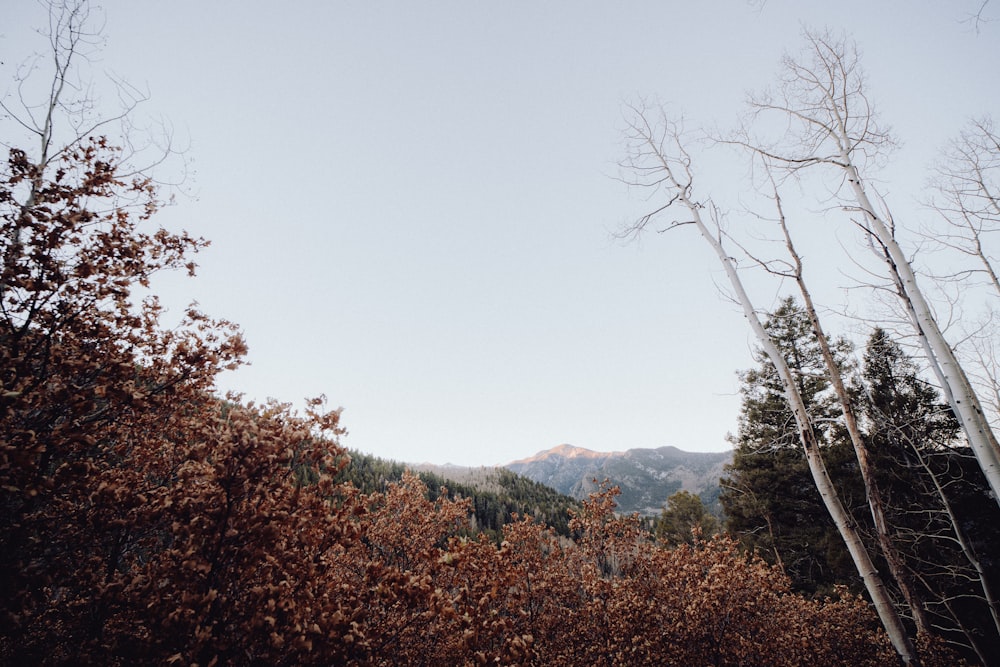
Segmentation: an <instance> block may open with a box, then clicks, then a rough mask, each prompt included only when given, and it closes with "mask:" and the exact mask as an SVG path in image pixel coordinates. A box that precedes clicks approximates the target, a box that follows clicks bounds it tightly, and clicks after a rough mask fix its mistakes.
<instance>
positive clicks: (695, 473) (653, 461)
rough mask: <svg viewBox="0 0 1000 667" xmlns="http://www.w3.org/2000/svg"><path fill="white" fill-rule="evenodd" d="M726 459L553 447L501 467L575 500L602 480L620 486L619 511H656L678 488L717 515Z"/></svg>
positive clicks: (666, 451)
mask: <svg viewBox="0 0 1000 667" xmlns="http://www.w3.org/2000/svg"><path fill="white" fill-rule="evenodd" d="M732 459H733V454H732V452H709V453H703V452H685V451H683V450H681V449H678V448H677V447H669V446H668V447H658V448H656V449H628V450H625V451H623V452H595V451H592V450H589V449H584V448H583V447H574V446H572V445H559V446H558V447H553V448H552V449H547V450H545V451H543V452H539V453H538V454H535V455H534V456H532V457H530V458H526V459H521V460H519V461H513V462H512V463H508V464H507V465H506V466H504V467H506V468H507V469H508V470H512V471H513V472H516V473H517V474H519V475H523V476H524V477H527V478H528V479H532V480H534V481H536V482H539V483H541V484H545V485H546V486H550V487H552V488H553V489H555V490H556V491H558V492H560V493H563V494H566V495H568V496H572V497H573V498H577V499H583V498H586V497H587V495H589V494H590V493H592V492H593V491H596V490H597V487H598V485H599V484H600V482H601V481H602V480H604V479H605V478H607V479H609V480H610V481H611V483H612V484H615V485H617V486H619V487H621V490H622V493H621V495H620V496H619V497H618V507H619V510H620V511H622V512H625V513H631V512H639V514H643V515H650V516H651V515H657V514H659V513H660V510H661V509H663V506H664V505H665V504H666V502H667V498H669V497H670V496H671V495H672V494H674V493H676V492H677V491H681V490H684V491H689V492H691V493H695V494H697V495H698V496H700V497H701V499H702V502H704V503H705V506H706V507H707V508H708V509H709V510H711V511H712V512H713V513H716V514H718V512H719V506H718V498H719V478H720V477H721V476H722V473H723V467H724V466H725V465H726V464H727V463H729V462H731V461H732ZM595 479H596V480H597V482H596V483H595V482H594V480H595Z"/></svg>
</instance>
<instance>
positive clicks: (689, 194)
mask: <svg viewBox="0 0 1000 667" xmlns="http://www.w3.org/2000/svg"><path fill="white" fill-rule="evenodd" d="M644 111H645V110H644V109H642V108H633V109H632V112H633V116H632V118H631V119H630V120H629V141H630V144H631V145H630V147H629V156H628V157H627V158H626V161H625V163H624V164H623V167H624V168H625V169H626V170H627V171H628V172H629V173H630V176H629V177H628V178H627V179H626V180H627V182H629V183H630V184H632V185H635V186H638V187H644V188H649V189H652V190H653V192H654V193H655V192H662V193H664V194H665V195H666V198H667V201H666V203H665V204H663V205H661V206H659V207H658V208H657V209H656V210H654V211H652V212H650V213H648V214H646V215H644V216H642V217H641V218H639V220H638V221H636V222H635V223H634V224H633V225H632V226H631V227H630V228H629V229H627V230H626V232H625V233H626V235H634V234H638V233H639V232H641V231H642V230H643V229H645V228H646V227H647V226H649V225H650V223H651V222H652V221H653V220H654V219H656V218H657V216H659V215H660V214H662V213H664V212H665V211H667V210H669V209H671V207H673V206H675V205H676V206H680V207H682V208H683V209H685V213H686V214H688V215H690V219H689V220H685V221H674V222H673V223H671V224H670V226H669V227H668V229H671V228H676V227H679V226H684V225H694V226H695V228H696V229H697V230H698V232H699V234H700V235H701V237H702V239H703V240H704V241H706V242H707V243H708V244H709V246H710V247H711V248H712V250H713V252H714V253H715V255H716V257H717V258H718V260H719V262H720V264H721V265H722V268H723V270H724V271H725V273H726V278H727V279H728V282H729V285H730V287H731V289H732V293H733V295H734V298H735V300H736V301H737V303H739V305H740V307H741V308H742V310H743V315H744V317H745V318H746V319H747V322H748V323H749V324H750V328H751V330H752V331H753V333H754V335H755V337H756V338H757V341H758V342H759V344H760V345H761V348H762V349H763V350H764V352H765V353H766V354H767V356H768V358H769V359H770V360H771V363H773V364H774V366H775V368H776V369H777V371H778V376H779V377H780V378H781V383H782V388H783V391H784V395H785V399H786V401H787V402H788V405H789V407H790V408H791V410H792V413H793V415H794V418H795V423H796V428H797V430H798V435H799V440H800V442H801V443H802V447H803V450H804V452H805V456H806V461H807V463H808V466H809V471H810V474H811V475H812V478H813V482H814V483H815V485H816V488H817V490H818V491H819V493H820V496H821V497H822V498H823V502H824V505H825V506H826V508H827V511H828V512H829V513H830V516H831V518H832V519H833V521H834V523H835V524H836V526H837V530H838V532H839V533H840V534H841V536H842V537H843V539H844V543H845V545H846V546H847V549H848V551H849V552H850V554H851V558H852V560H853V561H854V563H855V566H856V567H857V569H858V573H859V574H860V575H861V577H862V579H863V580H864V582H865V588H866V590H867V591H868V593H869V595H870V596H871V598H872V601H873V603H874V605H875V608H876V610H877V611H878V615H879V618H880V619H881V620H882V623H883V626H884V627H885V628H886V631H887V633H888V634H889V637H890V638H891V639H892V642H893V646H894V647H895V648H896V650H897V652H898V653H899V654H900V656H901V657H902V658H903V660H904V661H905V662H907V663H912V664H919V658H918V657H917V653H916V649H915V647H914V645H913V642H912V641H911V639H910V638H909V636H908V634H907V632H906V629H905V627H904V626H903V623H902V621H901V619H900V618H899V615H898V613H897V612H896V610H895V609H894V608H893V606H892V602H891V600H890V599H889V597H888V594H887V592H886V590H885V585H884V583H883V582H882V579H881V577H880V576H879V573H878V571H877V570H876V569H875V566H874V564H873V562H872V559H871V556H870V554H869V553H868V551H867V549H866V548H865V545H864V544H863V543H862V541H861V539H860V536H859V535H858V531H857V528H856V525H855V522H854V520H853V518H852V517H851V515H850V514H849V513H848V512H847V511H846V509H845V508H844V505H843V503H842V502H841V500H840V498H839V496H838V493H837V490H836V488H835V487H834V485H833V483H832V481H831V479H830V476H829V473H828V472H827V469H826V465H825V463H824V461H823V456H822V453H821V451H820V447H819V440H818V438H817V433H816V430H815V422H814V421H813V418H812V416H811V415H810V414H809V411H808V406H807V405H806V404H805V402H804V401H803V398H802V396H801V394H800V392H799V389H798V386H797V381H796V378H795V376H794V374H793V372H792V371H791V369H790V368H789V365H788V361H787V360H786V359H785V358H784V357H783V356H782V354H781V351H780V350H779V349H778V348H777V346H776V345H775V344H774V341H773V340H772V339H771V337H770V336H769V335H768V333H767V331H766V329H765V328H764V325H763V324H762V322H761V320H760V317H759V315H758V313H757V311H756V309H755V308H754V305H753V302H752V301H751V299H750V296H749V294H748V293H747V291H746V288H745V287H744V285H743V282H742V280H741V279H740V276H739V273H738V272H737V269H736V265H735V260H734V259H733V258H732V256H731V255H730V254H729V253H728V252H727V250H726V248H725V246H724V244H723V239H724V238H725V235H724V234H723V231H722V227H721V223H720V219H719V217H720V214H719V212H718V209H717V208H715V207H714V206H713V205H712V203H711V201H707V202H702V201H699V200H697V199H695V195H694V190H693V172H692V168H691V164H692V160H691V155H690V153H689V152H688V151H687V150H686V149H685V148H684V146H683V143H682V141H681V133H680V131H679V129H678V127H677V125H676V124H675V123H671V122H670V121H669V120H668V119H667V118H666V117H665V114H663V113H662V110H661V117H660V120H659V122H658V123H657V122H656V121H654V120H651V119H650V118H649V117H647V115H646V113H645V112H644ZM706 208H707V210H708V213H709V216H710V218H709V219H710V220H711V227H710V226H709V224H707V223H706V221H705V218H704V216H703V215H702V210H704V209H706Z"/></svg>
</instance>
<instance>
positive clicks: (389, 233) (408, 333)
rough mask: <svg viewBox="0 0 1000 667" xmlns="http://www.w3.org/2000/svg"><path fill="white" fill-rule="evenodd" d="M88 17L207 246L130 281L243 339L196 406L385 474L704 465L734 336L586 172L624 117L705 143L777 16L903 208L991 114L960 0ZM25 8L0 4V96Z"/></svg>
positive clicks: (151, 6) (716, 184)
mask: <svg viewBox="0 0 1000 667" xmlns="http://www.w3.org/2000/svg"><path fill="white" fill-rule="evenodd" d="M100 4H101V6H102V7H103V11H104V15H105V18H106V26H105V34H106V37H107V45H106V48H105V49H104V50H103V51H102V52H101V53H100V54H99V56H98V60H97V61H96V62H95V63H94V72H95V76H96V77H97V84H98V86H97V88H95V90H101V89H102V88H101V86H104V83H103V82H104V78H103V77H104V73H105V72H110V73H113V74H114V75H116V76H118V77H121V78H123V79H126V80H128V81H130V82H131V83H133V84H136V85H139V86H141V87H147V88H148V89H149V91H150V93H151V99H150V101H149V102H148V103H147V104H145V105H144V106H143V107H142V109H141V113H140V116H139V118H140V120H141V119H142V118H148V117H156V118H164V119H166V120H167V121H169V122H170V123H171V124H172V126H173V127H174V129H175V132H176V135H177V137H178V138H179V139H180V140H181V141H182V142H184V143H185V144H187V146H188V147H187V151H186V159H187V161H188V163H189V167H190V168H191V171H192V174H191V177H190V178H189V179H188V181H187V182H186V183H185V188H186V189H188V190H189V191H191V192H193V193H194V196H193V197H189V196H179V197H178V198H177V202H176V204H175V205H174V206H172V207H170V208H168V209H166V210H164V211H162V212H161V213H160V214H159V215H158V216H157V219H156V220H157V221H158V222H159V223H160V224H163V225H165V226H168V227H170V228H171V229H179V228H184V229H187V230H188V231H189V232H191V233H192V234H195V235H201V236H204V237H206V238H208V239H210V240H211V241H212V246H211V248H209V249H208V250H206V251H205V252H203V253H202V254H201V255H200V256H199V258H198V263H199V265H200V269H199V276H198V277H197V278H196V279H194V280H188V279H184V278H181V277H179V276H170V277H166V278H164V279H162V280H160V281H159V283H157V284H158V291H159V292H160V293H161V294H162V295H163V297H164V300H165V302H166V303H168V304H170V305H171V306H172V308H173V310H174V312H179V311H180V310H181V308H182V307H183V305H184V304H186V303H187V302H189V301H191V300H196V301H198V302H199V304H200V305H201V307H202V309H203V310H205V311H206V312H207V313H209V314H211V315H214V316H218V317H224V318H228V319H231V320H233V321H236V322H238V323H240V324H241V325H242V327H243V329H244V332H245V335H246V338H247V340H248V342H249V346H250V354H249V361H250V362H251V365H250V366H249V367H246V368H244V369H242V370H240V371H238V372H236V373H231V374H228V375H226V376H224V377H223V379H222V383H221V385H222V389H225V390H228V389H234V390H239V391H243V392H245V393H246V395H247V396H248V397H250V398H256V399H264V398H266V397H268V396H271V397H275V398H278V399H281V400H284V401H289V402H293V403H296V404H300V403H301V400H302V399H303V398H304V397H307V396H314V395H317V394H321V393H322V394H325V395H326V396H327V397H328V398H329V401H330V403H331V405H333V406H342V407H343V408H344V413H343V424H344V425H345V426H346V428H347V429H348V431H349V434H348V435H347V437H346V438H344V440H343V442H344V444H345V445H347V446H349V447H352V448H355V449H359V450H361V451H364V452H369V453H372V454H375V455H378V456H383V457H388V458H394V459H397V460H402V461H411V462H421V461H430V462H435V463H442V464H443V463H455V464H466V465H482V464H495V463H505V462H508V461H511V460H513V459H517V458H522V457H526V456H530V455H532V454H534V453H535V452H537V451H539V450H542V449H547V448H549V447H553V446H555V445H558V444H560V443H570V444H573V445H577V446H580V447H587V448H590V449H595V450H621V449H627V448H633V447H659V446H663V445H675V446H678V447H681V448H682V449H686V450H690V451H719V450H724V449H727V448H728V444H727V442H726V440H725V436H726V433H727V432H730V431H733V430H734V429H735V427H736V418H737V413H738V410H739V397H738V394H737V391H738V380H737V377H736V371H737V370H738V369H743V368H747V367H749V366H751V365H752V363H753V362H752V359H751V348H752V341H751V340H750V334H749V331H748V329H747V327H746V325H745V322H744V320H743V318H742V316H741V314H740V313H739V311H738V309H737V308H736V307H735V306H733V305H732V304H731V303H728V302H727V301H726V300H725V299H723V298H722V297H721V296H720V295H719V292H718V290H717V289H716V287H715V282H717V281H719V280H720V279H721V278H722V275H721V272H720V271H719V269H718V267H717V265H716V263H715V260H714V259H713V257H712V255H711V254H710V252H709V251H708V250H707V249H706V248H704V247H703V245H702V243H701V242H700V240H699V239H697V238H696V237H695V236H693V234H685V231H687V230H677V231H676V232H672V233H671V234H664V235H658V234H651V235H649V236H647V237H645V238H644V239H643V240H642V241H641V242H640V243H633V244H627V245H623V244H622V243H620V242H618V241H615V240H613V239H612V238H611V232H612V231H614V230H616V229H618V228H619V227H620V226H621V224H622V223H623V222H626V221H628V220H629V219H630V218H631V217H633V216H634V215H636V214H637V213H640V212H643V211H644V210H645V209H646V208H647V207H648V206H650V204H651V202H645V201H643V200H642V198H641V196H640V193H636V192H629V191H628V189H627V188H625V186H623V185H622V184H621V183H620V182H618V181H616V180H615V178H614V177H615V176H616V175H617V174H618V169H617V166H616V162H617V161H618V160H619V159H620V158H621V156H622V155H623V141H622V136H621V130H622V125H623V123H622V103H623V101H626V100H631V99H636V98H637V97H639V96H644V97H651V98H653V97H655V98H657V99H659V100H661V101H663V102H665V103H668V104H669V105H670V109H671V110H673V111H674V112H676V113H683V115H684V116H685V118H686V123H687V126H688V127H690V128H697V127H699V126H713V127H714V126H717V127H720V128H727V127H731V126H732V125H733V124H734V123H735V121H736V119H737V116H738V114H739V113H740V112H741V111H742V109H743V99H744V96H745V93H746V91H748V90H751V89H759V88H760V87H762V86H764V85H766V84H767V83H769V82H770V81H772V80H773V78H774V76H775V74H776V72H777V70H778V62H779V59H780V57H781V55H782V54H783V52H785V51H790V52H792V53H795V52H798V51H799V50H800V47H801V39H800V30H801V27H802V26H803V25H805V26H809V27H817V28H822V27H829V28H830V29H833V30H846V31H848V32H849V33H850V34H851V35H852V36H853V37H854V39H856V40H857V42H858V44H859V46H860V47H861V49H862V51H863V53H864V61H863V62H864V65H865V67H866V69H867V71H868V73H869V80H870V85H871V92H872V94H873V96H874V98H875V99H876V101H877V102H878V103H879V105H880V108H881V111H882V115H883V117H884V119H885V120H886V121H887V122H888V123H889V124H890V125H892V126H893V128H894V129H895V131H896V134H897V136H899V138H900V139H901V141H902V143H903V147H902V149H901V150H900V151H898V153H897V154H896V156H895V160H894V162H893V164H892V166H891V167H890V169H888V170H887V172H886V179H887V180H886V189H887V190H888V191H889V192H890V193H891V194H892V195H893V196H895V197H896V198H897V200H896V205H897V206H898V207H901V208H903V209H908V210H914V211H915V212H914V216H919V215H923V213H922V212H920V211H917V210H915V208H914V206H913V203H914V200H915V199H916V198H917V197H918V196H920V194H921V192H920V190H921V186H922V184H923V182H924V179H925V177H926V172H925V168H926V166H927V165H928V163H929V162H930V160H931V159H932V158H933V156H934V154H935V151H936V150H937V149H938V148H939V147H940V146H941V145H942V144H943V143H944V142H945V141H946V140H947V139H948V138H949V137H951V136H953V135H954V134H956V133H957V132H958V130H959V129H960V127H961V126H962V124H963V123H964V122H965V120H966V119H967V118H968V117H970V116H976V115H982V114H986V113H991V114H993V115H994V117H1000V68H998V63H1000V7H998V6H995V4H994V3H990V4H989V5H987V7H986V9H985V17H987V18H993V19H996V20H997V21H996V22H993V23H989V24H985V25H983V26H981V29H980V31H979V32H978V33H977V32H976V31H974V30H973V29H972V27H971V26H970V25H969V24H967V23H962V19H964V18H966V17H967V16H968V15H969V14H971V13H972V12H975V11H976V10H977V9H978V8H979V6H980V5H981V4H982V3H981V0H955V1H951V2H943V1H942V2H929V1H919V0H909V1H906V2H903V1H894V2H878V1H877V0H844V1H841V2H836V3H833V2H823V3H819V2H802V1H801V0H767V1H766V2H746V1H739V0H733V1H731V2H708V1H705V2H665V1H657V2H630V3H611V2H580V1H573V2H538V1H536V2H502V3H501V2H494V3H486V2H468V1H465V2H457V1H456V2H438V1H428V2H412V1H411V2H378V1H374V0H365V1H354V2H338V1H329V2H319V1H314V2H293V1H289V2H284V3H276V2H258V1H253V0H240V1H238V2H237V1H235V0H232V1H221V0H220V1H212V0H171V1H170V2H152V1H139V0H127V1H126V0H104V1H103V2H101V3H100ZM44 17H45V14H44V11H43V10H42V8H40V7H39V6H38V5H37V4H36V3H35V2H31V1H30V0H17V1H16V2H15V1H14V0H8V2H6V3H5V4H4V8H3V9H0V26H2V27H0V60H2V61H3V62H4V65H3V67H2V68H0V72H2V79H0V92H4V91H9V90H11V86H10V83H9V82H10V81H11V71H12V69H11V68H12V66H14V65H16V64H18V63H20V62H22V61H23V60H24V59H25V58H26V57H28V56H29V55H30V54H31V53H32V52H35V51H42V50H44V47H45V42H44V40H42V39H40V38H39V37H38V36H37V35H36V34H35V33H34V32H32V30H31V28H32V27H37V26H40V25H42V23H43V22H44V20H45V18H44ZM104 89H105V90H106V87H105V88H104ZM103 103H105V104H107V105H108V108H109V111H112V112H113V111H114V110H115V108H114V99H113V97H112V96H111V95H110V94H108V95H107V96H106V97H105V98H104V99H103ZM3 127H4V128H7V127H9V126H8V125H7V124H4V125H3ZM716 153H718V152H716ZM727 161H728V162H730V163H732V164H733V165H735V166H733V167H727V166H726V164H727ZM703 164H704V165H705V167H704V168H703V170H702V171H704V172H705V173H704V180H703V191H704V192H706V193H711V194H713V195H715V196H718V197H720V198H721V199H724V200H726V201H728V202H730V205H734V206H735V205H736V203H737V202H739V201H741V199H742V194H741V188H748V187H749V185H748V184H746V183H745V182H741V174H742V173H743V171H742V170H743V165H742V163H739V162H738V158H737V157H735V156H734V155H733V154H730V153H724V154H721V155H719V154H714V157H711V156H710V157H708V158H706V161H705V162H704V163H703ZM716 165H718V166H716ZM166 176H169V174H166ZM837 239H838V242H843V243H845V244H850V243H852V242H854V240H853V237H852V236H851V235H850V234H848V233H845V234H844V235H842V236H838V237H837ZM828 242H829V241H828V240H826V241H817V243H828ZM827 280H828V287H829V288H830V292H831V294H833V293H838V292H837V289H836V288H837V287H839V284H837V280H838V278H837V277H836V275H834V276H833V277H830V278H828V279H827ZM776 297H777V288H775V287H774V286H773V285H772V286H770V287H768V286H767V285H766V284H765V285H764V286H763V288H762V291H760V292H758V299H759V303H760V304H761V305H762V306H766V305H768V304H770V303H773V301H774V299H775V298H776ZM830 298H832V299H835V298H838V297H836V296H833V297H830Z"/></svg>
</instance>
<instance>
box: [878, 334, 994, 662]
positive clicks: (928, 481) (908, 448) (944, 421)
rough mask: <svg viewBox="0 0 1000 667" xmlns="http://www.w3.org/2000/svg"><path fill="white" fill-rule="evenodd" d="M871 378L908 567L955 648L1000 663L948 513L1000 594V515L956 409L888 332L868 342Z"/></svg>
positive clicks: (883, 481) (894, 516)
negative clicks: (975, 648)
mask: <svg viewBox="0 0 1000 667" xmlns="http://www.w3.org/2000/svg"><path fill="white" fill-rule="evenodd" d="M863 377H864V394H865V398H864V400H862V401H861V406H862V410H861V412H862V416H863V419H864V423H865V430H866V437H867V440H868V443H869V448H870V451H871V454H872V458H873V462H874V465H875V469H876V471H877V475H878V478H879V485H880V487H881V488H882V489H883V494H884V497H885V501H886V517H887V519H888V521H889V523H890V525H892V526H893V529H894V531H895V534H894V535H893V539H894V540H895V542H896V543H897V545H898V546H899V549H900V552H901V554H902V555H903V557H904V560H905V561H906V565H907V567H908V568H909V569H910V570H911V571H912V572H913V573H914V575H915V576H914V577H913V578H914V580H915V581H917V582H918V583H919V585H921V586H922V587H923V588H924V592H923V594H922V595H923V597H924V599H925V600H926V602H927V609H928V611H929V612H930V613H931V614H932V615H933V619H932V622H933V624H934V625H935V626H936V627H937V628H938V629H939V630H940V631H942V632H943V634H945V636H946V637H948V638H949V639H950V640H952V641H954V642H956V643H958V644H964V645H968V644H969V643H970V642H972V641H974V642H975V643H976V644H978V645H979V648H980V651H981V653H983V654H986V655H990V656H993V659H994V660H996V661H997V662H998V663H1000V637H998V633H997V629H996V627H995V625H994V624H993V622H992V620H991V615H990V612H989V608H988V607H987V606H986V605H985V603H984V601H983V599H982V597H983V590H982V585H981V584H980V583H979V581H978V579H977V576H976V573H975V571H974V569H973V568H972V567H971V566H970V563H969V559H968V558H967V556H966V555H965V554H964V553H963V551H962V549H961V546H960V544H959V542H958V535H957V534H956V531H955V528H954V526H953V525H952V518H951V517H950V516H949V512H948V510H949V509H950V510H951V514H952V515H953V516H954V517H955V518H956V519H957V523H958V526H959V529H960V530H961V532H962V536H963V537H964V539H966V540H967V541H968V544H969V547H970V548H971V550H972V551H973V553H974V554H975V557H976V558H977V559H978V560H979V561H980V563H981V565H982V567H983V569H984V570H985V572H986V576H987V579H988V584H989V585H991V586H992V589H993V590H994V591H997V590H998V589H1000V510H998V508H997V504H996V502H995V501H994V500H993V499H992V498H991V497H990V495H989V487H988V485H987V482H986V479H985V478H984V476H983V474H982V471H981V470H980V469H979V466H978V465H977V463H976V461H975V458H974V456H973V454H972V452H971V450H970V449H969V447H968V446H966V445H965V443H964V441H962V440H961V439H959V438H958V434H959V425H958V422H957V421H956V419H955V417H954V415H953V414H952V412H951V410H950V408H949V407H948V405H947V404H946V403H944V402H942V401H941V399H940V397H939V395H938V392H937V391H936V390H935V389H934V388H933V387H932V386H930V385H928V384H927V383H926V382H924V381H923V380H922V379H921V378H920V377H919V374H918V372H917V368H916V366H915V365H914V363H913V362H912V360H911V359H910V358H909V357H907V355H906V354H905V353H904V351H903V350H902V348H901V347H900V346H899V345H898V344H897V343H896V342H895V341H893V340H892V339H891V338H889V336H888V334H887V333H886V332H885V331H883V330H882V329H876V330H875V331H874V332H873V333H872V335H871V336H870V338H869V339H868V344H867V347H866V350H865V356H864V371H863ZM935 482H936V483H935ZM939 487H940V488H939ZM942 492H943V494H944V498H942ZM970 657H972V656H970Z"/></svg>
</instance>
